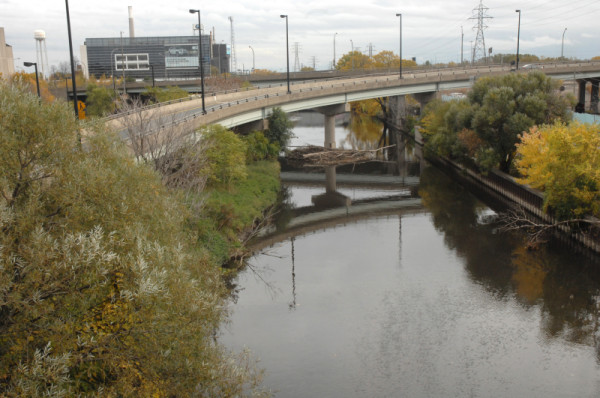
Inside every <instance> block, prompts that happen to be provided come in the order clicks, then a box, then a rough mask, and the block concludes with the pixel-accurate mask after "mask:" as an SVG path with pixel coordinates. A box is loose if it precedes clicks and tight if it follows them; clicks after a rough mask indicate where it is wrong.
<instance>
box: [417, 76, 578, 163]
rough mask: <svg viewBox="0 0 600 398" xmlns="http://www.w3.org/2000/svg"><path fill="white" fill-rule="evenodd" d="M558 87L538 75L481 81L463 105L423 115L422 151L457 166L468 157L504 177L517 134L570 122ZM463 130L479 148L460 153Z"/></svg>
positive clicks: (434, 107)
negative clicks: (425, 140)
mask: <svg viewBox="0 0 600 398" xmlns="http://www.w3.org/2000/svg"><path fill="white" fill-rule="evenodd" d="M558 86H559V82H557V81H554V80H552V79H551V78H549V77H547V76H545V75H544V74H543V73H541V72H530V73H527V74H514V73H513V74H507V75H503V76H498V77H486V78H481V79H479V80H477V82H476V83H475V84H474V85H473V87H472V89H471V91H470V92H469V96H468V100H467V101H459V102H453V103H454V105H452V104H450V105H440V104H435V105H432V106H430V107H429V108H428V109H427V111H426V114H425V116H424V118H423V121H424V122H423V123H424V125H425V130H426V134H427V135H428V137H429V138H430V143H428V147H429V149H430V150H433V151H434V152H435V153H438V154H440V155H443V156H449V155H451V156H453V157H455V158H457V159H459V160H465V159H466V158H468V156H465V155H466V154H468V153H471V154H472V153H474V154H475V159H474V160H475V162H476V163H477V165H478V166H479V167H480V168H481V169H482V170H484V171H485V170H489V169H490V168H494V167H499V168H500V169H501V170H502V171H505V172H509V171H510V169H511V165H512V161H513V159H514V156H515V153H516V152H515V151H516V147H515V145H516V144H517V143H518V142H519V135H520V134H521V133H522V132H524V131H527V130H528V129H529V128H531V127H532V126H534V125H540V124H544V123H551V122H552V121H554V120H563V121H567V120H569V119H570V117H571V116H570V111H569V108H570V106H571V105H572V103H571V102H572V101H571V99H570V98H569V97H563V96H561V95H560V94H559V91H558ZM465 130H472V131H474V132H475V133H476V134H477V136H478V137H479V139H480V142H479V144H478V145H479V148H472V147H470V148H469V150H467V148H465V142H464V141H463V140H461V136H460V135H459V133H461V132H463V131H465ZM474 142H475V141H473V140H471V143H474ZM467 146H468V145H467Z"/></svg>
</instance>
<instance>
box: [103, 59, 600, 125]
mask: <svg viewBox="0 0 600 398" xmlns="http://www.w3.org/2000/svg"><path fill="white" fill-rule="evenodd" d="M537 70H541V71H543V72H544V73H546V74H547V75H549V76H552V77H555V78H558V79H562V80H577V79H590V78H597V77H599V76H600V62H586V63H565V64H544V65H539V68H537ZM527 71H528V70H523V69H522V70H520V71H519V73H524V72H527ZM505 73H510V66H508V65H492V66H486V67H473V68H448V69H439V70H433V71H432V70H425V71H409V72H405V73H404V74H403V76H402V79H399V76H398V74H384V75H377V74H376V75H368V76H360V77H348V78H337V79H323V80H310V81H303V82H295V83H294V84H293V85H292V86H291V91H292V92H291V94H288V93H287V87H286V85H284V84H283V85H282V84H276V85H274V86H268V87H261V88H254V89H248V90H240V91H234V92H224V93H210V92H207V93H206V97H205V104H206V106H205V108H206V114H203V112H202V102H201V99H200V96H199V95H195V96H192V97H190V98H189V99H185V100H177V101H171V102H168V103H163V104H158V105H154V106H150V107H147V108H144V112H148V113H149V114H157V115H159V114H160V115H161V118H162V119H163V120H164V119H165V118H164V116H165V115H168V118H169V122H167V123H165V122H160V123H159V124H160V125H157V126H155V128H153V130H154V129H159V128H161V127H167V126H165V124H181V123H185V125H186V126H185V127H186V128H190V129H191V130H193V129H197V128H199V127H201V126H203V125H207V124H214V123H221V124H223V125H224V126H225V127H233V126H237V125H241V124H244V123H248V122H252V121H256V120H259V119H264V118H267V117H268V116H269V114H270V111H271V110H272V108H274V107H281V108H283V110H284V111H286V112H293V111H298V110H303V109H312V108H315V107H321V106H328V105H335V104H341V103H346V102H352V101H359V100H364V99H369V98H377V97H385V96H394V95H406V94H418V93H431V92H436V91H441V90H452V89H460V88H468V87H470V86H471V85H472V83H473V82H474V80H475V79H477V78H479V77H482V76H495V75H502V74H505ZM121 117H122V115H115V116H113V117H111V118H109V121H108V123H109V125H110V126H112V127H113V128H114V129H115V130H120V129H122V128H123V127H122V124H121V123H120V122H119V119H120V118H121Z"/></svg>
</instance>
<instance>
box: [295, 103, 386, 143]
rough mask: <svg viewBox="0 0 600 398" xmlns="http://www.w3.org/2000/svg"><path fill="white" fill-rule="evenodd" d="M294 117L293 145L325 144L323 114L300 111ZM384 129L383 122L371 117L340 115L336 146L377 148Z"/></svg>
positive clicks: (337, 122) (336, 128) (337, 125)
mask: <svg viewBox="0 0 600 398" xmlns="http://www.w3.org/2000/svg"><path fill="white" fill-rule="evenodd" d="M293 119H294V120H296V126H295V127H294V135H295V137H294V138H292V140H291V141H290V145H291V146H292V147H296V146H305V145H317V146H323V143H324V141H325V128H324V127H323V120H324V117H323V115H320V114H318V113H316V112H298V113H295V114H294V116H293ZM382 130H383V124H382V123H381V122H379V121H377V120H374V119H373V118H371V117H366V116H364V115H363V116H356V115H352V116H350V115H349V114H345V115H338V118H337V121H336V127H335V134H336V146H337V147H338V148H345V149H359V150H369V149H376V148H377V143H378V142H379V139H380V138H381V133H382Z"/></svg>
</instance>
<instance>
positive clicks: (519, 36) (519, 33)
mask: <svg viewBox="0 0 600 398" xmlns="http://www.w3.org/2000/svg"><path fill="white" fill-rule="evenodd" d="M515 12H518V13H519V29H518V30H517V65H516V70H519V40H520V38H521V10H515Z"/></svg>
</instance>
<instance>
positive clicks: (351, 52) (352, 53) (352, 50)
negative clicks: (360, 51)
mask: <svg viewBox="0 0 600 398" xmlns="http://www.w3.org/2000/svg"><path fill="white" fill-rule="evenodd" d="M350 59H351V64H352V70H354V42H353V41H352V39H350Z"/></svg>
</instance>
